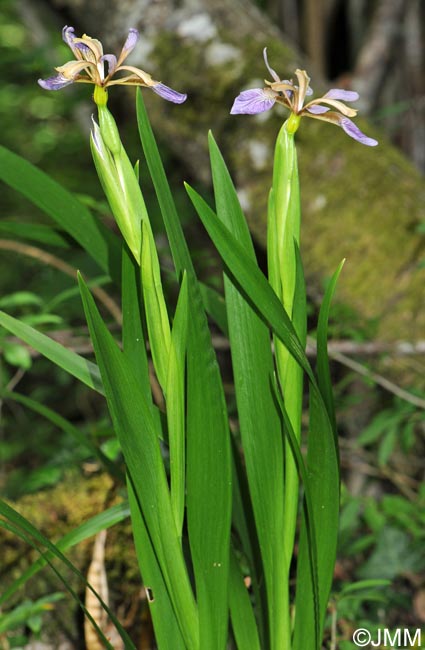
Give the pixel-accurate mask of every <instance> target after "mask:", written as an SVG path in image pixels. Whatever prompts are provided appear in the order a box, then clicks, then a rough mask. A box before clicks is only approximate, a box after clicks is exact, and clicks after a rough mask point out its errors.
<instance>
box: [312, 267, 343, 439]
mask: <svg viewBox="0 0 425 650" xmlns="http://www.w3.org/2000/svg"><path fill="white" fill-rule="evenodd" d="M344 263H345V260H342V262H341V263H340V265H339V266H338V268H337V270H336V271H335V273H334V274H333V276H332V278H331V280H330V282H329V284H328V286H327V289H326V292H325V295H324V298H323V302H322V305H321V307H320V312H319V320H318V324H317V381H318V384H319V388H320V391H321V393H322V395H323V399H324V401H325V404H326V408H327V409H328V415H329V419H330V421H331V423H332V426H333V428H334V431H335V432H336V421H335V406H334V398H333V391H332V382H331V376H330V371H329V357H328V321H329V311H330V308H331V302H332V298H333V295H334V293H335V289H336V285H337V282H338V278H339V276H340V274H341V271H342V268H343V266H344Z"/></svg>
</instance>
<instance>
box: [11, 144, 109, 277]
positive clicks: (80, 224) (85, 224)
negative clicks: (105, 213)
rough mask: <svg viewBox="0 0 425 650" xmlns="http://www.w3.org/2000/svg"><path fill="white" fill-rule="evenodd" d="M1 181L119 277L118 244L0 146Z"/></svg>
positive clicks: (73, 202) (69, 199)
mask: <svg viewBox="0 0 425 650" xmlns="http://www.w3.org/2000/svg"><path fill="white" fill-rule="evenodd" d="M0 179H1V180H2V181H4V182H5V183H7V184H8V185H10V187H13V188H14V189H15V190H17V191H18V192H20V193H21V194H23V195H24V196H26V197H27V198H28V199H29V200H30V201H31V202H32V203H34V205H36V206H37V207H39V208H40V209H41V210H43V212H45V213H46V214H47V215H49V217H51V218H52V219H53V220H54V221H55V222H56V223H57V224H59V226H60V227H61V228H63V229H64V230H66V231H67V232H68V233H69V234H70V235H71V237H73V239H75V241H77V242H78V243H79V244H80V245H81V246H82V247H83V248H84V249H85V250H86V251H87V252H88V254H89V255H90V256H91V257H92V258H93V259H94V260H95V261H96V262H97V264H98V265H99V266H100V268H101V269H102V270H103V271H106V272H108V273H109V274H110V276H111V278H112V279H113V280H114V281H118V280H119V277H120V244H119V240H118V237H116V236H115V235H114V234H113V233H112V232H111V231H110V230H108V229H107V228H106V226H104V225H103V223H102V222H101V221H100V220H99V219H97V218H96V217H94V216H93V215H92V213H91V212H90V211H89V210H88V209H87V208H86V207H85V205H84V204H83V203H81V202H80V201H79V200H78V199H77V198H76V197H75V196H74V195H73V194H71V193H70V192H68V191H67V190H65V189H64V188H63V187H62V186H61V185H59V183H56V181H54V180H53V179H52V178H50V177H49V176H47V174H45V173H44V172H42V171H41V170H40V169H37V167H34V165H32V164H31V163H29V162H28V161H26V160H24V159H23V158H21V157H20V156H18V155H16V154H15V153H13V152H12V151H8V150H7V149H5V148H4V147H1V146H0Z"/></svg>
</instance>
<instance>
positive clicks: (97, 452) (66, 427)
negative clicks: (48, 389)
mask: <svg viewBox="0 0 425 650" xmlns="http://www.w3.org/2000/svg"><path fill="white" fill-rule="evenodd" d="M0 394H1V396H2V398H3V399H6V400H7V399H10V400H12V401H14V402H18V403H19V404H22V405H23V406H25V408H28V409H31V411H34V412H35V413H39V414H40V415H41V416H42V417H44V418H46V420H49V421H50V422H52V424H54V425H55V426H56V427H58V428H59V429H61V430H62V431H64V432H65V433H67V434H69V435H71V436H72V437H73V438H74V439H75V440H76V442H77V443H78V444H79V445H83V446H84V447H86V448H87V449H89V450H90V451H91V453H92V454H93V456H94V457H95V458H97V459H98V460H99V461H100V462H101V463H102V465H103V466H104V468H105V469H106V471H107V472H108V473H109V474H110V475H111V476H114V477H115V478H117V479H118V480H120V481H122V480H123V479H124V476H123V474H122V472H121V471H120V469H119V468H118V467H117V465H116V464H115V463H114V462H112V461H111V460H110V459H109V458H108V457H107V456H105V454H104V453H103V451H102V450H101V449H100V448H99V446H98V445H95V444H93V443H92V442H91V440H90V438H88V437H87V436H86V435H85V434H84V433H81V431H80V430H79V429H78V427H74V425H73V424H71V422H69V421H68V420H66V419H65V418H63V417H62V416H61V415H59V414H58V413H56V412H55V411H53V410H52V409H50V408H48V407H47V406H44V404H41V403H40V402H37V400H34V399H31V398H30V397H26V396H25V395H21V394H20V393H15V392H9V391H4V392H0Z"/></svg>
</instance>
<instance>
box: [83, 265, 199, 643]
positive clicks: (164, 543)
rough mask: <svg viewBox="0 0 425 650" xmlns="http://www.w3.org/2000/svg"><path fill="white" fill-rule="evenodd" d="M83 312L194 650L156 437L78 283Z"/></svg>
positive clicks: (130, 377)
mask: <svg viewBox="0 0 425 650" xmlns="http://www.w3.org/2000/svg"><path fill="white" fill-rule="evenodd" d="M79 282H80V287H81V295H82V299H83V305H84V311H85V313H86V318H87V322H88V326H89V330H90V335H91V338H92V341H93V346H94V349H95V354H96V358H97V360H98V363H99V368H100V371H101V374H102V378H103V382H104V386H105V394H106V398H107V401H108V406H109V410H110V413H111V417H112V421H113V424H114V428H115V431H116V433H117V436H118V439H119V441H120V444H121V449H122V452H123V455H124V459H125V462H126V466H127V471H128V473H129V476H130V479H131V483H132V486H133V489H134V491H135V494H136V496H137V500H138V502H139V505H140V508H141V511H142V514H143V518H144V520H145V523H146V527H147V530H148V533H149V537H150V539H151V542H152V545H153V548H154V550H155V554H156V556H157V558H158V563H159V565H160V567H161V572H162V575H163V577H164V581H165V584H166V585H167V590H168V593H169V597H170V600H171V602H172V603H173V607H174V611H175V613H176V617H177V619H178V621H179V625H180V628H181V630H182V634H183V635H184V638H185V642H186V644H187V646H188V649H189V650H192V649H193V650H197V648H198V615H197V610H196V605H195V601H194V598H193V593H192V588H191V586H190V582H189V577H188V574H187V570H186V566H185V562H184V558H183V554H182V550H181V547H180V543H179V539H178V535H177V531H176V527H175V523H174V517H173V512H172V509H171V501H170V494H169V490H168V484H167V477H166V475H165V469H164V465H163V461H162V457H161V452H160V447H159V433H160V432H159V431H158V430H156V427H155V421H154V419H153V417H152V413H151V410H150V408H149V406H148V403H147V400H146V396H145V395H144V394H143V393H142V392H141V391H140V387H139V386H138V383H137V380H136V378H135V376H134V373H133V371H132V368H131V365H130V364H129V363H128V361H127V359H126V357H125V355H123V354H122V352H121V351H120V349H119V348H118V346H117V344H116V342H115V341H114V339H113V337H112V335H111V334H110V332H109V331H108V329H107V328H106V326H105V324H104V323H103V321H102V319H101V317H100V314H99V312H98V310H97V307H96V305H95V303H94V300H93V298H92V296H91V294H90V292H89V291H88V289H87V287H86V285H85V284H84V282H83V280H82V278H81V277H79Z"/></svg>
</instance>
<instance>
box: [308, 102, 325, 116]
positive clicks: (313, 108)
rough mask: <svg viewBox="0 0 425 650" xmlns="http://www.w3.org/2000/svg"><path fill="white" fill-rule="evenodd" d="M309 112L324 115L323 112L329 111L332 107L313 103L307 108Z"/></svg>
mask: <svg viewBox="0 0 425 650" xmlns="http://www.w3.org/2000/svg"><path fill="white" fill-rule="evenodd" d="M307 110H308V112H309V113H313V115H322V113H327V112H328V111H329V110H330V109H329V108H328V107H327V106H319V104H313V106H309V107H308V108H307Z"/></svg>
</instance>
